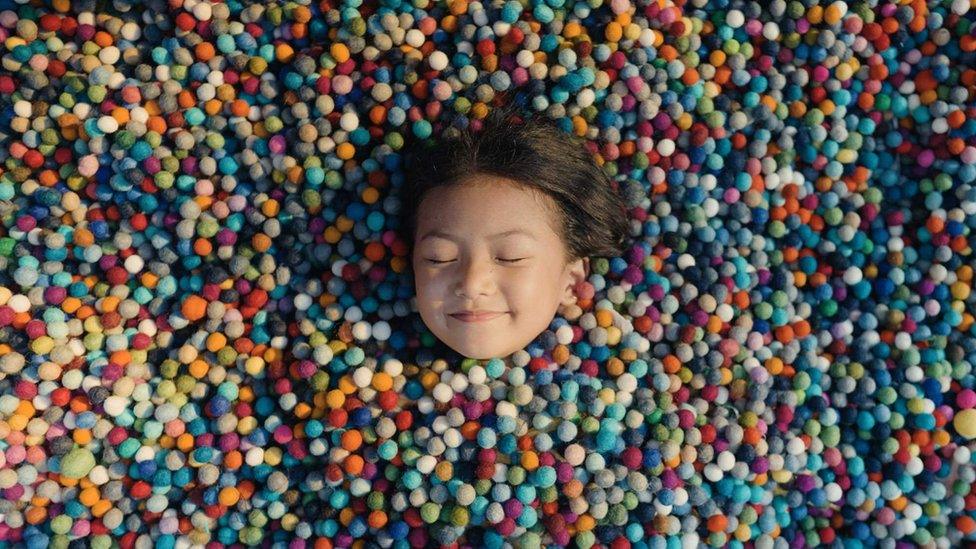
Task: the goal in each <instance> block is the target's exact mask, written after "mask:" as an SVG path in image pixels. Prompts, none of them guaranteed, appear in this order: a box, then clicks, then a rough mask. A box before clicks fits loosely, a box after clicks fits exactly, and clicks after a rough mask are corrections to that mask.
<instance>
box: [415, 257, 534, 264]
mask: <svg viewBox="0 0 976 549" xmlns="http://www.w3.org/2000/svg"><path fill="white" fill-rule="evenodd" d="M497 259H498V261H502V262H505V263H518V262H519V261H522V260H525V259H528V258H525V257H518V258H515V259H502V258H500V257H499V258H497ZM427 261H429V262H431V263H434V264H437V265H440V264H444V263H450V262H452V261H454V260H453V259H448V260H446V261H438V260H436V259H428V260H427Z"/></svg>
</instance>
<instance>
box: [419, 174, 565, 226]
mask: <svg viewBox="0 0 976 549" xmlns="http://www.w3.org/2000/svg"><path fill="white" fill-rule="evenodd" d="M555 227H556V215H555V204H554V203H553V201H552V198H550V197H549V196H547V195H546V194H545V193H543V192H540V191H538V190H536V189H533V188H531V187H527V186H525V185H520V184H518V183H516V182H514V181H511V180H509V179H506V178H502V177H497V176H491V175H480V174H479V175H477V176H472V177H469V178H467V179H465V180H462V181H461V182H459V183H457V184H455V185H450V186H445V187H437V188H434V189H431V190H430V191H429V192H428V193H427V194H426V195H425V196H424V199H423V201H422V202H421V204H420V206H419V207H418V209H417V235H418V237H420V238H423V237H424V236H425V235H426V233H430V232H434V233H442V234H443V233H454V234H463V235H466V236H469V237H472V238H479V237H483V238H488V237H493V238H495V237H504V236H512V235H517V234H519V232H521V233H525V234H527V235H531V236H535V237H537V238H541V237H543V236H544V235H545V234H547V233H549V232H552V231H553V230H554V229H555ZM503 233H508V234H503Z"/></svg>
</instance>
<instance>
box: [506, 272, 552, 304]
mask: <svg viewBox="0 0 976 549" xmlns="http://www.w3.org/2000/svg"><path fill="white" fill-rule="evenodd" d="M561 291H562V288H561V287H560V281H559V279H558V277H557V276H554V275H553V274H552V273H550V272H548V271H544V270H541V269H540V270H533V271H527V272H525V273H523V274H522V275H521V276H519V277H517V278H516V279H513V281H512V282H511V283H510V284H508V286H507V291H506V294H507V295H508V298H509V302H510V304H511V305H512V307H519V308H520V309H521V310H522V311H523V312H524V311H527V310H529V311H531V310H536V309H539V308H541V307H547V306H548V305H549V302H550V301H551V300H552V299H553V296H555V295H561Z"/></svg>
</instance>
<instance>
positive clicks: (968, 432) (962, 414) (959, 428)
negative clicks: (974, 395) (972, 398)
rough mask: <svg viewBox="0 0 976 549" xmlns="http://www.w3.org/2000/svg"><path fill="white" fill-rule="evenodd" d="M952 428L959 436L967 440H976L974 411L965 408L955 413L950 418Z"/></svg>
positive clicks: (975, 414) (975, 413)
mask: <svg viewBox="0 0 976 549" xmlns="http://www.w3.org/2000/svg"><path fill="white" fill-rule="evenodd" d="M952 426H953V427H955V428H956V432H957V433H959V434H960V435H962V436H964V437H966V438H968V439H974V438H976V410H974V409H972V408H967V409H965V410H960V411H959V412H956V415H955V417H953V418H952Z"/></svg>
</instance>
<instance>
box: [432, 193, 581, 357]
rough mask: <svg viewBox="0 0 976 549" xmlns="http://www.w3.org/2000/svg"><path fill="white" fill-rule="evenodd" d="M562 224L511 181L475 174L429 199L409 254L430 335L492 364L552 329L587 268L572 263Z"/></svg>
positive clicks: (538, 196)
mask: <svg viewBox="0 0 976 549" xmlns="http://www.w3.org/2000/svg"><path fill="white" fill-rule="evenodd" d="M556 220H557V217H556V214H555V204H554V203H553V202H552V199H551V198H549V197H548V196H547V195H545V194H544V193H541V192H539V191H536V190H535V189H531V188H528V187H523V186H520V185H518V184H517V183H515V182H513V181H511V180H508V179H505V178H500V177H496V176H491V175H483V174H476V175H473V176H469V177H468V178H467V179H465V180H464V181H463V182H461V183H459V184H458V185H453V186H450V187H441V188H436V189H433V190H432V191H430V192H429V193H428V194H427V195H426V196H425V197H424V199H423V202H421V204H420V206H419V208H418V210H417V232H416V235H415V236H416V238H415V245H414V249H413V269H414V275H415V286H416V291H417V308H418V309H419V311H420V316H421V318H423V320H424V323H425V324H426V325H427V327H428V328H429V329H430V331H431V332H433V333H434V335H436V336H437V337H438V338H440V340H441V341H443V342H444V343H445V344H447V345H448V346H450V347H451V348H453V349H454V350H456V351H458V352H459V353H461V354H463V355H465V356H467V357H470V358H476V359H488V358H493V357H499V358H502V357H506V356H508V355H509V354H511V353H513V352H515V351H517V350H519V349H522V348H524V347H525V346H526V345H527V344H528V343H530V342H531V341H532V340H533V339H535V337H536V336H538V335H539V334H540V333H541V332H542V331H544V330H545V329H546V328H548V327H549V323H550V322H552V319H553V317H554V316H555V314H556V313H557V312H558V311H559V309H560V307H561V306H564V305H571V304H573V303H574V302H575V300H576V295H575V292H574V288H575V286H576V284H577V283H579V282H581V281H583V280H585V279H586V271H587V268H588V266H589V262H588V259H578V260H575V261H573V262H571V263H567V262H566V259H565V258H566V249H565V244H564V243H563V240H562V238H561V237H560V235H559V234H558V233H557V232H556V229H555V227H558V225H557V221H556ZM515 231H517V232H515ZM509 232H511V234H508V235H503V234H501V233H509ZM514 259H518V260H519V261H506V260H514ZM435 261H436V262H435ZM468 311H475V312H484V313H490V314H484V315H481V316H472V315H465V314H463V313H465V312H468Z"/></svg>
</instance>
